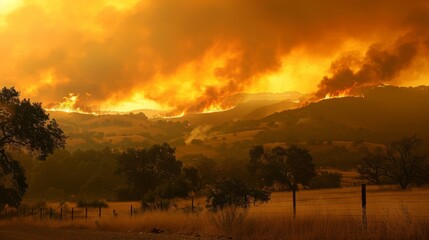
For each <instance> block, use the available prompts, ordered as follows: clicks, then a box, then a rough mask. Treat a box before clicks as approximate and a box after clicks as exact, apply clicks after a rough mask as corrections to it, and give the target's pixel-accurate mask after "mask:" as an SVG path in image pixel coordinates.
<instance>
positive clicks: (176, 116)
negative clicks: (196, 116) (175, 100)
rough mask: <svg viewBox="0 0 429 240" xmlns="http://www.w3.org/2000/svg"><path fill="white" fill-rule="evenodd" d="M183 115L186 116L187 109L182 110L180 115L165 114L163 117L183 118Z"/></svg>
mask: <svg viewBox="0 0 429 240" xmlns="http://www.w3.org/2000/svg"><path fill="white" fill-rule="evenodd" d="M183 116H185V111H182V112H181V113H180V114H178V115H172V116H164V117H162V118H165V119H169V118H181V117H183Z"/></svg>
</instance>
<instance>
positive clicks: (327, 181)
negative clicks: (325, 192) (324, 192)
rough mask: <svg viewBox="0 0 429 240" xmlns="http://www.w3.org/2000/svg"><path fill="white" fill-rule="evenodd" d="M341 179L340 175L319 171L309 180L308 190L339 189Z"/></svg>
mask: <svg viewBox="0 0 429 240" xmlns="http://www.w3.org/2000/svg"><path fill="white" fill-rule="evenodd" d="M341 178H342V175H341V174H340V173H333V172H328V171H321V172H319V173H317V175H316V176H315V177H314V178H313V179H312V180H311V183H310V188H313V189H320V188H339V187H341Z"/></svg>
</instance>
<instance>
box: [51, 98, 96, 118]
mask: <svg viewBox="0 0 429 240" xmlns="http://www.w3.org/2000/svg"><path fill="white" fill-rule="evenodd" d="M63 99H64V101H62V102H57V103H56V104H55V105H54V106H53V107H51V108H47V109H46V111H51V112H66V113H81V114H92V115H99V114H98V113H95V112H86V111H83V110H82V109H81V108H80V107H78V106H76V103H77V102H78V100H79V94H77V93H69V95H68V96H67V97H63Z"/></svg>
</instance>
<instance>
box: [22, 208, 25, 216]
mask: <svg viewBox="0 0 429 240" xmlns="http://www.w3.org/2000/svg"><path fill="white" fill-rule="evenodd" d="M22 216H23V217H24V218H25V208H24V211H23V212H22Z"/></svg>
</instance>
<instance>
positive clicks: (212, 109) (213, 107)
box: [201, 104, 234, 113]
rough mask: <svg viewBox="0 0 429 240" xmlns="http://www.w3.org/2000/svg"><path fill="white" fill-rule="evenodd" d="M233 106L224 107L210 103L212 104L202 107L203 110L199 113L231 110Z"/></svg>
mask: <svg viewBox="0 0 429 240" xmlns="http://www.w3.org/2000/svg"><path fill="white" fill-rule="evenodd" d="M233 108H234V107H227V108H224V107H222V106H220V105H218V104H212V105H210V106H208V107H206V108H204V110H203V111H202V112H201V113H214V112H225V111H228V110H231V109H233Z"/></svg>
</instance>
